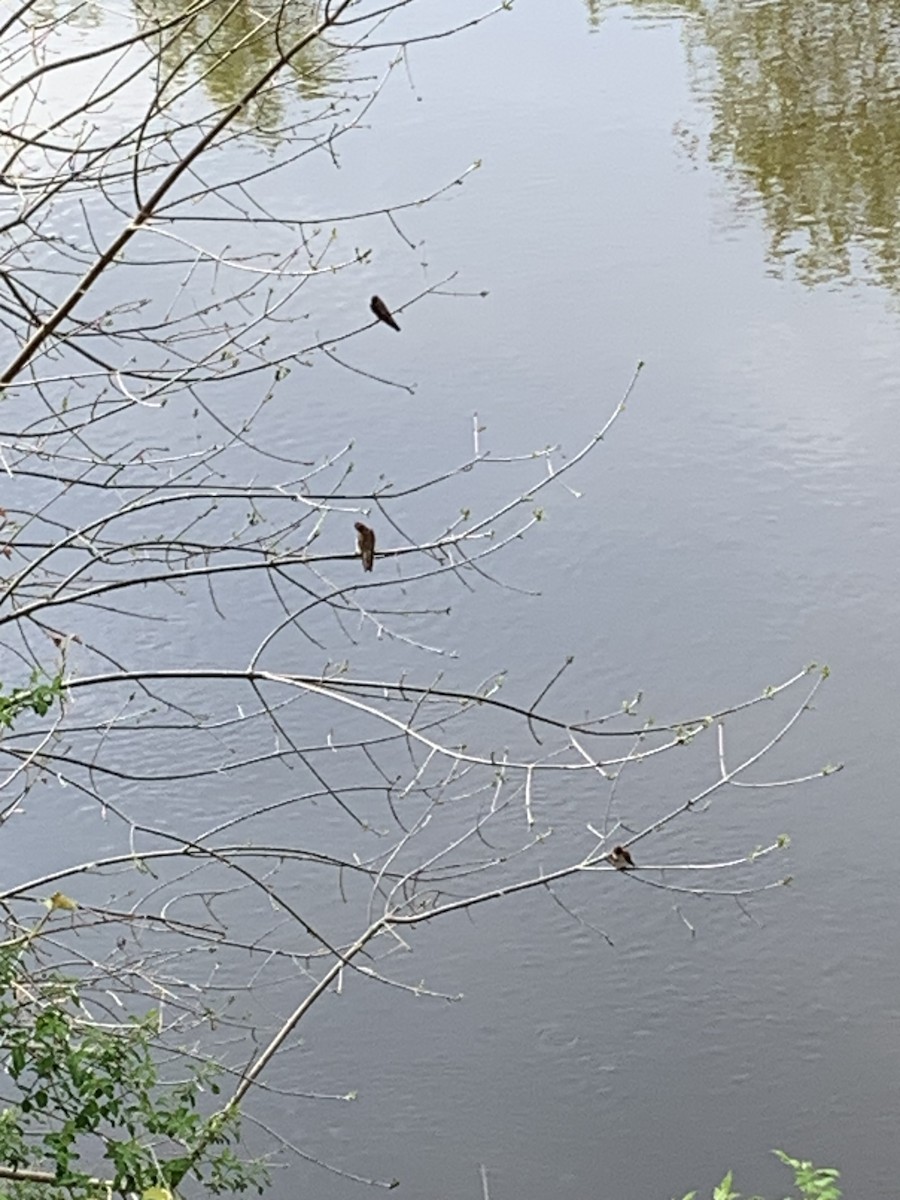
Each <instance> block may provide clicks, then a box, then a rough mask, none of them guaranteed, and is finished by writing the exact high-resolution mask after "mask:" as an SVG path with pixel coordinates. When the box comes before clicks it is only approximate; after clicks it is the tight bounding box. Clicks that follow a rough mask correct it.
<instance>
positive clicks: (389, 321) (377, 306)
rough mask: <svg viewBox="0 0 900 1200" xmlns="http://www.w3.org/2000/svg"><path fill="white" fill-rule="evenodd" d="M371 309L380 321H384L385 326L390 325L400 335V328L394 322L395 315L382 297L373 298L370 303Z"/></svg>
mask: <svg viewBox="0 0 900 1200" xmlns="http://www.w3.org/2000/svg"><path fill="white" fill-rule="evenodd" d="M369 308H371V310H372V312H373V313H374V314H375V316H376V317H377V318H378V320H379V321H384V323H385V325H390V327H391V329H396V330H397V332H398V333H399V332H400V326H399V325H398V324H397V322H396V321H395V320H394V314H393V313H392V312H391V310H390V309H389V308H388V306H387V305H386V304H385V302H384V301H383V300H382V298H381V297H380V296H373V297H372V299H371V300H370V301H369Z"/></svg>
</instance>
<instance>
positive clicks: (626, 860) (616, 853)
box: [609, 846, 634, 871]
mask: <svg viewBox="0 0 900 1200" xmlns="http://www.w3.org/2000/svg"><path fill="white" fill-rule="evenodd" d="M609 861H610V863H611V864H612V866H614V867H615V868H616V870H617V871H633V870H634V859H633V858H632V857H631V854H630V853H629V851H628V850H626V849H625V847H624V846H613V852H612V854H610V856H609Z"/></svg>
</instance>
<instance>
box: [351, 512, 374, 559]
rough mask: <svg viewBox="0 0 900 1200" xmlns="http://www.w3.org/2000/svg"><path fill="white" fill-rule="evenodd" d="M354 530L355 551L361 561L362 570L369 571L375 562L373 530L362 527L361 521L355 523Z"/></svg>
mask: <svg viewBox="0 0 900 1200" xmlns="http://www.w3.org/2000/svg"><path fill="white" fill-rule="evenodd" d="M355 528H356V549H357V550H358V551H359V557H360V558H361V559H362V565H363V570H364V571H371V570H372V564H373V563H374V562H375V530H374V529H370V528H369V527H368V525H363V523H362V521H357V522H356V526H355Z"/></svg>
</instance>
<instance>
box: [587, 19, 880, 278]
mask: <svg viewBox="0 0 900 1200" xmlns="http://www.w3.org/2000/svg"><path fill="white" fill-rule="evenodd" d="M585 3H586V5H587V11H588V19H589V21H590V23H591V25H592V26H593V27H594V28H598V27H599V24H600V22H601V20H602V18H603V16H604V14H605V13H606V12H608V11H609V10H610V9H612V8H613V7H614V5H613V4H612V3H610V2H609V0H585ZM622 7H623V9H628V10H630V11H631V12H632V13H633V14H634V15H638V16H642V17H660V16H667V17H670V18H671V17H679V18H682V24H681V28H682V30H683V38H684V42H685V46H686V48H687V52H688V58H689V62H690V67H691V79H692V86H693V87H694V90H695V92H696V93H697V94H698V96H699V97H700V98H701V99H702V101H703V103H704V105H706V106H707V107H708V108H709V109H710V111H711V116H712V127H711V131H710V133H709V137H708V154H709V159H710V161H711V162H712V163H714V164H715V165H716V166H718V167H719V168H721V169H722V170H723V171H724V172H725V173H726V175H727V176H728V177H729V179H730V180H731V181H732V182H733V183H734V184H735V185H736V187H737V188H738V191H739V194H740V197H741V200H742V203H743V205H744V206H745V207H746V206H747V205H750V206H752V207H758V206H759V205H761V206H762V210H763V213H764V219H765V224H766V228H767V231H768V234H769V260H770V262H771V263H772V264H773V265H774V266H775V267H776V268H777V269H779V270H780V269H782V268H783V267H784V266H785V265H787V264H790V267H791V270H792V271H793V272H794V273H795V274H796V275H797V277H799V278H800V279H801V280H802V281H803V282H805V283H807V284H809V285H813V284H816V283H822V282H833V281H837V280H845V281H850V280H877V281H878V282H880V283H882V284H884V285H886V286H887V287H889V288H891V289H893V290H897V291H900V219H898V197H900V8H898V5H897V3H896V0H767V2H766V0H762V2H761V0H718V2H717V0H707V2H706V3H702V2H700V0H628V3H627V4H625V5H623V6H622Z"/></svg>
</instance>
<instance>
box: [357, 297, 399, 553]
mask: <svg viewBox="0 0 900 1200" xmlns="http://www.w3.org/2000/svg"><path fill="white" fill-rule="evenodd" d="M388 315H390V314H388ZM354 528H355V529H356V549H357V551H358V552H359V557H360V558H361V559H362V565H363V570H364V571H371V570H372V564H373V563H374V562H375V530H374V529H370V528H369V527H368V525H363V523H362V521H357V522H356V525H355V527H354Z"/></svg>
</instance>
